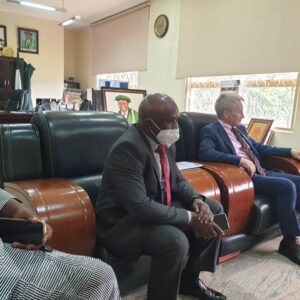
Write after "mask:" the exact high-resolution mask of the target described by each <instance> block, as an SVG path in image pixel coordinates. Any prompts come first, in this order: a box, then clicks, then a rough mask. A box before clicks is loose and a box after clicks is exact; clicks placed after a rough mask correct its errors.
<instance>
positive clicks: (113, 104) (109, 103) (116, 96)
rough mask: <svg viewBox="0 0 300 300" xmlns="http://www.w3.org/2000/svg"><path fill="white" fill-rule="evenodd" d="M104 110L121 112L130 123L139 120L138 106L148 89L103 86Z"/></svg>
mask: <svg viewBox="0 0 300 300" xmlns="http://www.w3.org/2000/svg"><path fill="white" fill-rule="evenodd" d="M101 94H102V99H103V106H104V110H106V111H113V112H116V113H119V114H121V115H122V116H123V117H124V118H126V119H127V121H128V123H129V124H133V123H137V122H138V108H139V105H140V103H141V101H142V100H143V98H144V97H145V96H146V90H135V89H119V88H101Z"/></svg>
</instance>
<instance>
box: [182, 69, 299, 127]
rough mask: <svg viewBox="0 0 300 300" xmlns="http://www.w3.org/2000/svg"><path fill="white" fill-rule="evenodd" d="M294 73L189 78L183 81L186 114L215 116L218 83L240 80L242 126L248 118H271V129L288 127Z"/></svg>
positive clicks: (218, 91)
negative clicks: (242, 113)
mask: <svg viewBox="0 0 300 300" xmlns="http://www.w3.org/2000/svg"><path fill="white" fill-rule="evenodd" d="M297 76H298V73H276V74H256V75H241V76H219V77H193V78H188V79H187V96H186V109H187V111H197V112H203V113H213V114H214V113H215V110H214V104H215V100H216V99H217V97H218V96H219V94H220V86H221V81H225V80H240V86H239V94H240V95H241V96H242V97H243V98H244V100H245V103H244V114H245V119H244V123H245V124H248V123H249V121H250V119H251V118H262V119H274V123H273V126H274V127H279V128H287V129H288V128H291V127H292V124H293V112H294V108H295V99H296V93H295V91H296V83H297Z"/></svg>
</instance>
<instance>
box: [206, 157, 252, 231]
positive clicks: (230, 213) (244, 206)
mask: <svg viewBox="0 0 300 300" xmlns="http://www.w3.org/2000/svg"><path fill="white" fill-rule="evenodd" d="M201 163H203V168H204V169H205V170H207V171H208V172H209V173H210V174H211V175H212V176H213V177H214V178H215V180H216V181H217V183H218V185H219V187H220V190H221V199H222V200H221V203H222V205H223V207H224V210H225V212H226V214H227V217H228V221H229V225H230V229H229V230H227V231H226V235H231V234H233V233H237V232H242V231H244V230H245V228H246V226H247V223H248V220H249V217H250V213H251V210H252V207H253V203H254V188H253V183H252V181H251V178H250V177H249V176H248V174H247V173H246V172H245V171H243V170H242V169H241V168H239V167H236V166H233V165H230V164H224V163H212V162H201Z"/></svg>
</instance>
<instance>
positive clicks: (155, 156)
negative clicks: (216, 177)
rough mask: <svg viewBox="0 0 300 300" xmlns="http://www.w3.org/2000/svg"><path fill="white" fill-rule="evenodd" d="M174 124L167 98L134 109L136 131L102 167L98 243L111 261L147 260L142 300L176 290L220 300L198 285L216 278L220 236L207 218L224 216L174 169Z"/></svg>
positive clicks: (169, 297)
mask: <svg viewBox="0 0 300 300" xmlns="http://www.w3.org/2000/svg"><path fill="white" fill-rule="evenodd" d="M178 117H179V112H178V108H177V105H176V103H175V102H174V100H173V99H172V98H170V97H169V96H167V95H163V94H153V95H148V96H147V97H145V98H144V99H143V101H142V102H141V104H140V107H139V122H138V124H137V125H132V126H131V127H129V129H128V130H127V131H126V132H125V133H124V134H123V135H122V136H121V137H120V138H119V139H118V140H117V141H116V142H115V144H114V145H113V146H112V149H111V151H110V154H109V155H108V158H107V160H106V163H105V166H104V170H103V179H102V184H101V192H100V195H99V198H98V199H97V202H96V216H97V227H98V238H99V241H100V242H101V244H102V245H104V246H105V247H106V248H107V249H108V250H109V251H110V252H111V253H113V254H115V255H116V256H119V257H122V258H125V259H137V258H138V257H139V256H141V255H144V254H145V255H149V256H151V257H152V262H151V273H150V278H149V282H148V298H147V299H148V300H175V299H176V298H177V294H178V289H179V287H180V293H182V294H190V295H193V296H196V297H197V298H200V299H226V297H225V296H224V295H222V294H221V293H218V292H216V291H214V290H212V289H209V288H207V287H206V286H205V285H204V284H203V283H202V282H201V281H200V280H199V272H200V271H214V270H215V266H216V262H217V258H218V253H219V245H220V236H221V235H222V234H223V232H222V230H221V229H220V228H219V227H218V226H217V225H216V224H215V223H214V222H213V218H214V214H218V213H221V212H222V211H223V210H222V206H221V205H220V204H219V203H218V202H216V201H213V200H210V199H208V198H205V196H202V195H200V194H199V193H198V192H196V191H195V190H194V189H193V188H192V187H191V186H190V185H189V184H188V183H187V182H186V181H185V180H184V179H183V177H182V176H181V174H180V172H179V170H178V168H177V166H176V164H175V160H174V157H173V153H172V151H171V149H170V146H171V145H172V144H173V143H175V142H176V141H177V140H178V138H179V129H178ZM194 231H196V232H197V233H198V234H199V235H200V236H201V238H196V237H195V235H194ZM182 271H183V272H182ZM180 280H181V284H180Z"/></svg>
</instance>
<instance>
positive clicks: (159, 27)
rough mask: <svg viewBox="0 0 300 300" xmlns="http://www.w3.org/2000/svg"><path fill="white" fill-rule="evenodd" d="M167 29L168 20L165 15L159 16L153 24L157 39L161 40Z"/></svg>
mask: <svg viewBox="0 0 300 300" xmlns="http://www.w3.org/2000/svg"><path fill="white" fill-rule="evenodd" d="M168 28H169V19H168V17H167V16H166V15H159V16H158V17H157V18H156V20H155V23H154V33H155V35H156V36H157V37H159V38H162V37H163V36H165V35H166V33H167V31H168Z"/></svg>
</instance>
